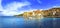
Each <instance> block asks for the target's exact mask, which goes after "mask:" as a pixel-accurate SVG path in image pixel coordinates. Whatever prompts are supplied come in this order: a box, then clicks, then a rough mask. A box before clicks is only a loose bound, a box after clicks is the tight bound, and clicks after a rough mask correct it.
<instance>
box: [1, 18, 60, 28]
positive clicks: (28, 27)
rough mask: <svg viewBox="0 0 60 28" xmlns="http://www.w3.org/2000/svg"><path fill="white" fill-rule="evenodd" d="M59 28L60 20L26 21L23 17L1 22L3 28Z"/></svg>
mask: <svg viewBox="0 0 60 28" xmlns="http://www.w3.org/2000/svg"><path fill="white" fill-rule="evenodd" d="M59 26H60V18H43V19H40V20H36V19H35V20H25V19H24V18H23V17H20V18H16V17H8V18H7V17H4V18H1V20H0V27H1V28H57V27H59Z"/></svg>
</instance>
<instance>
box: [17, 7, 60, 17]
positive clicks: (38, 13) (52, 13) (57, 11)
mask: <svg viewBox="0 0 60 28" xmlns="http://www.w3.org/2000/svg"><path fill="white" fill-rule="evenodd" d="M16 16H23V17H24V18H28V17H36V18H41V17H42V16H43V17H60V8H50V9H48V10H38V9H37V10H35V11H31V12H24V13H23V14H19V15H16Z"/></svg>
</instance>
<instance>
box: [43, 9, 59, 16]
mask: <svg viewBox="0 0 60 28" xmlns="http://www.w3.org/2000/svg"><path fill="white" fill-rule="evenodd" d="M44 12H45V13H46V14H45V15H44V16H45V17H49V16H50V17H60V8H51V9H49V10H45V11H44Z"/></svg>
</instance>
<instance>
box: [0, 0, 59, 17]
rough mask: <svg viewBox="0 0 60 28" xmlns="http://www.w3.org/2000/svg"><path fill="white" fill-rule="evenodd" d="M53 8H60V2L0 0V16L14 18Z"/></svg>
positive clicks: (53, 0) (57, 0)
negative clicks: (22, 14)
mask: <svg viewBox="0 0 60 28" xmlns="http://www.w3.org/2000/svg"><path fill="white" fill-rule="evenodd" d="M52 7H60V0H0V16H13V15H18V14H21V13H23V12H28V11H32V10H37V9H42V10H47V9H48V8H52Z"/></svg>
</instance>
